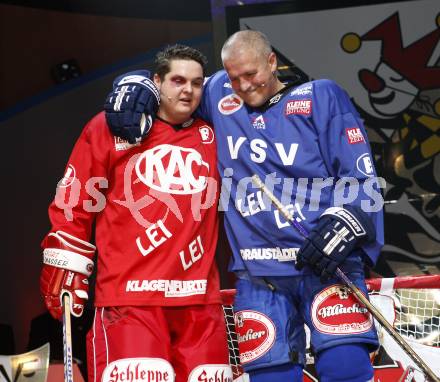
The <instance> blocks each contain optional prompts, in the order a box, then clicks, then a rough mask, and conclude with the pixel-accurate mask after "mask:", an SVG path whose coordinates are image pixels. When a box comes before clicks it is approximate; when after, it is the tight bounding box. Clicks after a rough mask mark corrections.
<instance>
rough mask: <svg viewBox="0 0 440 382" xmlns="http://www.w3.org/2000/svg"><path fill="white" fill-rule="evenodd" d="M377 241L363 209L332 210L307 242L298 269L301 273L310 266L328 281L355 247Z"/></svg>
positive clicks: (323, 218) (321, 218)
mask: <svg viewBox="0 0 440 382" xmlns="http://www.w3.org/2000/svg"><path fill="white" fill-rule="evenodd" d="M375 239H376V230H375V228H374V225H373V223H372V221H371V219H370V217H369V216H368V215H367V214H366V213H365V212H364V211H362V209H361V208H359V207H357V206H346V207H345V208H341V207H331V208H328V209H326V210H325V211H324V213H323V214H322V215H321V217H320V218H319V221H318V224H317V225H316V227H315V228H313V230H312V231H311V232H310V234H309V236H308V237H307V238H306V239H305V241H304V243H303V245H302V247H301V249H300V250H299V252H298V255H297V260H296V264H295V267H296V269H298V270H299V269H302V268H303V267H304V266H305V265H308V266H310V267H311V268H312V270H313V272H314V273H315V274H316V275H317V276H320V278H321V282H325V281H327V280H328V279H330V278H331V277H333V276H334V275H335V273H336V268H337V267H339V265H340V264H342V263H343V262H344V260H345V259H346V258H347V257H348V256H349V255H350V253H351V252H352V251H353V249H354V248H356V247H359V246H360V245H362V244H364V243H369V242H372V241H374V240H375Z"/></svg>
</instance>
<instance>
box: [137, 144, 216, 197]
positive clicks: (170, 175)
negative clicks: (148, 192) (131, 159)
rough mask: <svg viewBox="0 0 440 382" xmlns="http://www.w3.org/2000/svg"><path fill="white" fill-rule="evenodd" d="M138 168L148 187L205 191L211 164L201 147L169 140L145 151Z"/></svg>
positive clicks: (176, 191) (190, 191)
mask: <svg viewBox="0 0 440 382" xmlns="http://www.w3.org/2000/svg"><path fill="white" fill-rule="evenodd" d="M135 169H136V175H137V176H138V178H139V179H140V180H141V182H142V183H144V184H145V185H147V186H148V187H150V188H152V189H154V190H157V191H162V192H165V193H170V194H180V195H182V194H195V193H198V192H201V191H203V190H204V189H205V188H206V186H207V176H208V174H209V164H208V163H206V162H204V161H203V158H202V156H201V155H200V153H199V152H198V151H196V150H194V149H191V148H185V147H179V146H172V145H167V144H165V145H159V146H156V147H154V148H152V149H150V150H147V151H145V152H143V153H142V154H141V155H140V156H139V158H138V160H137V162H136V166H135Z"/></svg>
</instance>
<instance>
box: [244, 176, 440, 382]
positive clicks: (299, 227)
mask: <svg viewBox="0 0 440 382" xmlns="http://www.w3.org/2000/svg"><path fill="white" fill-rule="evenodd" d="M252 181H253V182H254V183H255V185H256V186H257V187H258V188H259V189H260V190H261V191H263V193H264V194H265V195H266V196H267V197H268V198H269V199H270V201H271V202H272V203H273V204H274V206H275V207H276V208H277V210H278V211H280V213H281V214H282V215H283V216H284V217H285V218H286V219H287V220H288V221H289V222H290V223H291V224H292V225H293V226H294V227H295V228H296V229H297V230H298V231H299V233H300V234H301V235H302V236H304V237H307V231H306V230H305V228H304V227H303V226H302V225H301V224H300V223H299V222H297V221H296V220H295V219H294V217H293V215H292V214H291V213H290V212H289V211H288V210H287V209H286V207H284V206H283V205H282V204H281V202H280V201H279V200H278V199H277V197H276V196H275V195H274V194H272V192H270V191H269V190H268V189H267V187H266V186H265V185H264V183H263V182H262V181H261V179H260V177H259V176H258V175H253V176H252ZM336 275H337V276H338V277H339V278H340V279H341V281H343V282H344V284H345V285H347V286H348V287H349V288H350V289H351V290H352V291H353V293H354V294H355V296H356V297H357V298H358V300H359V301H360V302H361V303H362V304H364V305H365V307H366V308H367V309H368V311H369V312H370V313H371V314H372V316H373V317H374V318H375V319H376V320H377V321H378V322H379V323H380V324H381V325H382V327H383V328H384V329H385V330H386V331H387V332H388V334H389V335H390V336H391V337H392V338H393V339H394V340H395V341H396V342H397V343H398V344H399V345H400V347H401V348H402V349H403V351H404V352H405V353H406V354H407V355H408V356H409V357H410V358H411V359H412V360H413V361H414V363H415V364H416V365H417V366H419V367H420V368H421V369H422V372H423V374H425V376H427V377H429V378H430V380H431V381H432V382H440V379H439V378H438V377H437V376H436V375H435V374H434V372H433V371H432V370H431V369H430V367H429V366H428V365H427V364H426V363H425V362H424V361H423V360H422V359H421V358H420V357H419V355H418V354H417V353H416V352H415V351H414V350H413V349H412V348H411V347H410V346H409V345H408V343H407V342H406V341H405V340H404V339H403V337H402V336H401V335H400V334H399V333H398V332H397V331H396V330H395V329H394V328H393V326H392V325H391V324H390V323H389V322H388V321H387V319H386V318H385V317H384V316H383V315H382V313H380V311H379V310H378V309H377V308H376V307H375V306H374V305H373V304H372V303H371V302H370V301H369V300H368V298H367V297H365V296H364V294H363V293H362V292H361V291H360V290H359V288H358V287H357V286H356V285H354V283H353V282H352V281H351V280H350V279H349V278H348V277H347V276H346V275H345V273H344V272H342V271H341V270H340V269H339V268H336Z"/></svg>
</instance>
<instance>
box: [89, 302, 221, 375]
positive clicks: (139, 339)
mask: <svg viewBox="0 0 440 382" xmlns="http://www.w3.org/2000/svg"><path fill="white" fill-rule="evenodd" d="M140 357H143V358H159V359H163V360H167V361H168V362H169V363H170V364H171V365H172V367H173V368H174V371H175V373H176V382H187V380H188V376H189V374H190V373H191V371H192V370H193V369H194V368H195V367H197V366H199V365H205V364H211V365H213V364H214V365H220V364H221V365H223V366H226V365H228V363H229V358H228V347H227V340H226V329H225V322H224V317H223V311H222V307H221V305H193V306H185V307H134V306H122V307H105V308H97V309H96V312H95V319H94V322H93V326H92V328H91V329H90V331H89V333H88V334H87V361H88V377H89V382H101V378H102V374H103V372H104V369H105V368H106V366H107V365H109V364H110V363H111V362H114V361H117V360H123V359H129V361H130V359H134V358H140ZM125 362H127V361H125ZM122 369H124V370H126V368H125V366H123V365H122V364H120V367H119V370H122ZM132 369H133V368H132ZM108 370H109V369H107V371H108ZM126 373H128V372H127V371H126ZM130 373H131V371H130ZM125 378H127V377H125ZM103 382H105V381H103Z"/></svg>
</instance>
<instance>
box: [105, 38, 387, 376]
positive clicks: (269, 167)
mask: <svg viewBox="0 0 440 382" xmlns="http://www.w3.org/2000/svg"><path fill="white" fill-rule="evenodd" d="M222 61H223V66H224V68H225V70H222V71H219V72H217V73H215V74H214V75H213V76H211V77H210V78H209V79H207V81H206V83H205V85H204V95H203V99H202V103H201V105H200V107H199V109H198V115H199V116H201V117H202V118H203V119H205V120H207V121H208V122H210V123H211V124H213V125H214V126H215V129H216V137H217V151H218V168H219V172H220V174H221V176H223V185H222V195H221V199H222V205H221V208H222V209H224V210H225V229H226V233H227V236H228V240H229V243H230V246H231V249H232V252H233V258H232V261H231V264H230V270H232V271H234V272H235V273H236V275H237V278H238V279H237V284H236V289H237V295H236V300H235V306H234V307H235V312H236V317H235V318H236V327H237V334H238V341H239V348H240V359H241V362H242V365H243V367H244V369H245V371H247V372H248V373H249V374H250V377H251V381H252V382H255V381H256V382H260V381H273V382H276V381H286V380H290V381H292V380H294V381H302V368H303V367H304V365H305V344H306V333H305V329H304V324H306V326H307V327H308V329H309V331H310V342H311V347H312V350H313V352H314V354H315V358H316V369H317V373H318V375H319V378H320V381H321V382H330V381H331V382H338V381H341V382H342V381H344V382H366V381H369V380H372V378H373V369H372V367H371V363H370V359H369V352H370V351H372V350H373V349H375V348H376V347H377V346H378V340H377V335H376V332H375V329H374V324H373V320H372V318H371V316H370V315H369V314H368V312H367V310H366V308H365V307H364V306H363V305H361V304H360V303H359V302H358V301H357V300H356V298H355V297H354V295H353V293H351V291H350V290H348V289H347V288H346V287H345V286H344V285H343V284H342V283H341V282H340V281H339V280H338V279H337V278H336V276H335V272H336V269H337V268H338V267H339V268H341V269H342V270H343V271H344V272H345V273H346V274H347V275H348V276H349V277H350V279H351V280H352V281H353V282H354V283H355V284H356V285H357V286H358V287H359V288H360V289H361V290H362V291H364V293H366V286H365V282H364V266H365V265H373V264H374V263H375V262H376V260H377V257H378V256H379V252H380V248H381V246H382V245H383V217H382V203H381V202H382V199H381V196H380V193H379V191H378V188H379V187H380V184H379V182H378V180H377V178H376V173H375V169H374V165H373V159H372V156H371V152H370V147H369V144H368V141H367V134H366V131H365V129H364V126H363V124H362V121H361V119H360V117H359V115H358V113H357V111H356V110H355V108H354V106H353V105H352V103H351V101H350V99H349V97H348V95H347V94H346V93H345V91H344V90H342V89H341V88H340V87H339V86H338V85H337V84H336V83H334V82H332V81H330V80H316V81H312V82H308V83H304V84H301V85H299V86H295V85H293V84H283V83H282V82H281V81H280V80H279V79H278V77H277V72H276V70H277V59H276V55H275V53H274V52H273V51H272V49H271V45H270V43H269V41H268V40H267V38H266V36H265V35H264V34H262V33H260V32H257V31H240V32H237V33H235V34H234V35H232V36H231V37H230V38H229V39H228V40H227V41H226V42H225V44H224V46H223V48H222ZM136 74H138V75H141V76H142V72H141V73H139V72H137V73H136ZM124 78H125V79H124ZM129 78H130V77H127V75H125V77H124V76H122V77H121V78H119V79H117V81H115V88H114V90H113V92H112V93H111V94H110V96H109V98H108V99H107V103H106V106H105V108H106V112H107V121H108V123H109V125H110V127H111V130H112V132H113V133H114V134H115V135H117V136H120V137H122V138H124V139H127V140H128V141H130V142H136V141H137V140H140V139H148V138H147V136H148V123H147V126H146V124H145V121H150V118H148V116H149V115H151V114H152V112H151V110H149V107H148V100H149V97H150V93H151V90H150V89H149V86H148V85H146V83H147V82H148V78H143V79H142V81H138V80H136V81H132V82H130V81H127V79H129ZM164 96H165V97H166V96H167V95H166V94H165V95H164ZM145 116H147V118H146V117H145ZM141 122H142V123H141ZM253 174H257V175H259V176H260V178H261V179H263V181H264V182H265V184H266V186H267V187H268V188H269V189H271V191H272V192H273V193H274V194H275V196H277V197H278V198H280V199H281V201H282V202H283V204H284V205H285V206H286V208H287V209H288V210H289V211H290V212H292V213H293V215H294V216H295V219H296V221H297V222H298V223H300V225H301V226H302V227H303V228H304V230H305V231H307V232H308V234H307V237H306V238H304V236H303V235H301V233H300V232H298V231H297V230H295V229H293V228H292V227H291V226H290V224H289V223H288V222H287V221H285V220H284V219H283V217H282V216H281V215H280V214H279V212H278V211H277V210H274V209H273V208H271V206H270V202H269V201H268V199H267V198H266V197H265V196H264V195H263V194H262V192H261V191H260V190H259V189H257V188H256V187H255V186H254V185H253V184H252V181H251V178H250V177H251V176H252V175H253Z"/></svg>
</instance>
